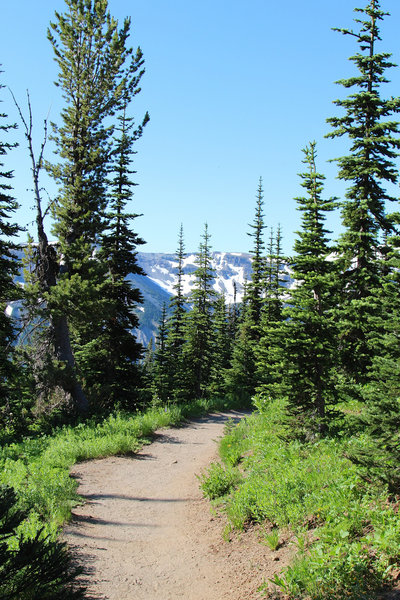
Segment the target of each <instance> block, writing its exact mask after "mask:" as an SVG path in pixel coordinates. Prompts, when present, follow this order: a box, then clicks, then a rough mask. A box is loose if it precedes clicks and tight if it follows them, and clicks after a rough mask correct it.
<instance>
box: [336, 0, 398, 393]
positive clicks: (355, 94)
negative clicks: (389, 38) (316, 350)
mask: <svg viewBox="0 0 400 600" xmlns="http://www.w3.org/2000/svg"><path fill="white" fill-rule="evenodd" d="M357 13H358V18H357V19H356V23H357V29H358V31H353V30H348V29H340V30H339V31H340V32H341V33H343V34H344V35H349V36H351V37H352V38H355V39H356V41H357V42H358V44H359V47H360V51H359V52H358V53H356V54H355V55H354V56H352V57H351V58H350V60H351V61H352V62H353V63H354V64H355V66H356V68H357V70H358V73H357V74H356V75H355V76H353V77H350V78H349V79H345V80H341V81H339V82H338V83H339V84H340V85H342V86H344V87H345V88H346V89H351V88H353V89H352V93H351V95H350V96H348V97H347V98H345V99H344V100H336V102H335V104H336V105H337V106H339V107H341V108H343V109H344V112H345V114H344V115H343V116H341V117H333V118H330V119H328V122H329V123H330V124H331V125H332V127H333V131H332V132H331V133H330V134H329V135H328V137H331V138H336V137H342V136H345V137H346V138H347V139H348V140H349V141H350V153H349V154H348V155H347V156H343V157H340V158H337V159H336V162H337V164H338V167H339V173H338V177H339V178H340V179H343V180H344V181H346V182H349V183H350V187H349V188H348V190H347V193H346V200H345V202H343V205H342V220H343V225H344V226H345V231H344V233H343V234H342V235H341V237H340V240H339V246H338V253H339V255H340V257H341V260H342V262H343V264H342V271H343V272H342V277H341V284H342V288H341V298H340V302H339V304H338V311H337V312H338V314H337V321H338V324H339V336H340V337H339V339H340V348H341V352H340V354H339V358H340V360H341V364H342V366H343V368H344V370H345V371H346V372H347V373H348V375H349V377H350V378H353V379H354V381H355V382H356V383H358V384H359V383H361V384H363V383H366V382H367V381H368V369H369V368H370V366H371V361H372V358H373V356H374V355H375V350H376V347H375V344H374V343H371V337H370V335H369V334H370V332H371V330H373V329H374V328H375V326H376V323H375V320H376V318H377V317H378V316H379V313H380V304H379V302H378V300H377V290H378V289H379V288H380V286H381V284H382V277H381V275H382V272H381V268H380V261H379V260H378V259H377V257H378V255H379V253H380V249H381V245H382V241H383V240H382V234H383V236H385V235H387V234H388V233H389V232H390V231H391V230H392V223H391V222H390V219H388V218H387V215H386V206H385V204H386V202H387V201H393V200H395V198H394V197H392V196H390V194H389V193H388V191H387V189H386V187H385V186H388V185H391V184H395V183H396V182H397V179H398V169H397V167H396V165H395V163H394V160H395V159H396V157H397V156H398V150H399V148H400V140H399V125H398V122H396V121H394V120H393V119H392V118H391V117H392V115H395V114H396V113H399V112H400V98H399V97H396V98H390V99H387V100H386V99H384V98H382V97H381V88H382V87H383V84H385V83H387V79H386V77H385V72H386V70H387V69H389V68H392V67H394V64H393V63H392V62H391V61H390V60H389V59H390V56H391V55H390V54H388V53H386V52H377V45H378V43H379V41H380V35H379V23H380V21H382V20H383V18H384V16H385V13H384V12H383V11H382V10H380V3H379V1H378V0H371V1H370V2H369V3H368V4H367V6H366V7H365V8H364V9H357Z"/></svg>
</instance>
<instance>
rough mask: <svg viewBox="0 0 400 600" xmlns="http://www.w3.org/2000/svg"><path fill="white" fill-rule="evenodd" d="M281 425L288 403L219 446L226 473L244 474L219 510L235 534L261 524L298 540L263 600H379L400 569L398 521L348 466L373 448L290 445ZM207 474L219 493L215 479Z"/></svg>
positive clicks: (267, 410) (348, 442)
mask: <svg viewBox="0 0 400 600" xmlns="http://www.w3.org/2000/svg"><path fill="white" fill-rule="evenodd" d="M259 408H260V407H259ZM283 423H284V403H283V402H276V403H274V404H270V405H266V406H264V407H262V409H261V411H260V412H259V413H258V414H257V413H255V414H254V415H252V416H251V417H249V418H247V419H246V421H245V422H241V423H240V424H239V425H238V426H237V427H235V428H234V429H232V430H231V431H230V432H229V433H228V435H227V437H226V438H225V439H224V440H223V441H222V443H221V455H222V457H223V459H224V461H225V463H226V468H228V467H229V468H238V467H233V465H240V470H241V472H242V473H244V481H242V483H239V484H237V485H236V486H235V488H234V489H232V491H231V493H230V496H229V497H226V496H225V498H224V501H223V503H222V505H223V506H224V510H225V511H226V514H227V517H228V520H229V524H230V526H231V527H233V528H236V529H238V530H243V529H245V528H246V527H247V525H248V524H249V523H251V522H256V523H264V524H265V525H266V526H268V527H271V526H272V527H273V528H277V529H281V528H282V529H283V528H286V529H287V528H289V529H290V530H291V531H292V533H293V540H294V544H295V546H296V547H297V554H296V558H295V560H294V562H293V563H292V564H291V565H290V567H289V568H288V569H286V570H285V571H284V572H283V573H282V574H281V575H279V576H276V577H275V579H274V581H273V583H272V582H266V583H265V586H264V591H265V595H266V597H276V596H272V594H273V589H274V587H275V588H277V590H278V591H280V592H281V593H282V594H285V597H286V598H287V597H288V598H291V599H293V600H302V599H304V600H305V599H307V600H326V599H328V598H329V600H343V598H350V599H352V600H361V599H363V600H367V599H370V600H372V599H374V600H375V598H376V597H377V596H376V594H377V591H378V590H379V589H381V588H382V586H383V585H384V584H386V583H390V580H391V572H392V569H394V568H395V567H396V566H398V564H399V561H400V519H399V517H398V515H397V513H396V510H395V507H393V505H391V504H390V503H388V501H387V493H386V490H385V489H383V488H382V487H381V488H378V487H373V486H372V485H369V484H367V483H366V482H365V481H363V480H362V479H361V478H360V477H359V475H358V474H357V471H356V468H355V466H354V465H353V464H352V463H350V462H349V461H348V460H347V459H346V458H345V454H346V453H347V452H348V451H349V450H350V449H351V447H352V446H354V445H355V444H361V445H363V444H367V443H368V440H366V439H364V438H363V437H362V436H359V437H358V438H357V439H353V438H350V437H349V438H347V439H346V437H341V438H339V439H325V440H319V441H316V442H314V443H313V444H302V443H300V442H297V441H285V439H286V438H285V426H284V424H283ZM286 437H287V436H286ZM220 469H222V470H223V468H222V467H220ZM209 474H210V484H212V487H213V489H218V472H217V471H216V470H213V467H211V468H210V471H209ZM222 476H223V473H222V471H221V477H222ZM202 485H203V488H204V487H207V485H208V481H207V479H205V480H204V481H203V482H202ZM220 505H221V503H220Z"/></svg>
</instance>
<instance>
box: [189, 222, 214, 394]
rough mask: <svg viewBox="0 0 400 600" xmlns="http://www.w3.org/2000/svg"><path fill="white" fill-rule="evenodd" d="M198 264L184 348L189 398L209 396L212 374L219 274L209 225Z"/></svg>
mask: <svg viewBox="0 0 400 600" xmlns="http://www.w3.org/2000/svg"><path fill="white" fill-rule="evenodd" d="M196 264H197V269H196V270H195V272H194V278H195V281H194V285H193V289H192V291H191V294H190V298H189V302H190V303H191V304H192V310H191V311H190V312H189V313H188V314H187V316H186V327H185V331H186V333H185V337H186V344H185V346H184V350H183V351H184V354H183V361H184V371H185V378H186V394H187V397H188V398H201V397H203V396H205V395H206V393H207V389H208V385H209V382H210V374H211V363H212V344H213V320H212V315H213V310H214V300H215V292H214V289H213V286H212V284H213V281H214V278H215V274H214V270H213V268H212V264H211V247H210V234H209V233H208V226H207V224H205V227H204V233H203V235H202V242H201V243H200V248H199V253H198V255H197V257H196Z"/></svg>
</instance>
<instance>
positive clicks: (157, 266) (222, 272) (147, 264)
mask: <svg viewBox="0 0 400 600" xmlns="http://www.w3.org/2000/svg"><path fill="white" fill-rule="evenodd" d="M211 256H212V259H211V265H212V268H213V269H214V272H215V280H214V285H213V287H214V289H215V291H216V292H218V293H221V294H222V293H223V294H225V297H226V301H227V302H228V303H231V302H233V301H234V282H235V283H236V291H237V302H240V301H241V299H242V296H243V286H244V282H245V281H246V280H249V279H250V275H251V256H250V254H242V253H240V252H213V253H212V255H211ZM137 259H138V263H139V264H140V266H141V267H142V269H143V270H144V272H145V273H146V274H147V277H148V278H149V279H151V281H153V282H154V283H155V284H157V285H159V286H160V287H161V288H162V289H164V290H165V291H166V292H168V295H169V296H172V295H173V294H174V285H175V283H176V279H177V276H176V271H177V268H178V262H177V259H176V256H175V254H160V253H153V252H139V253H138V255H137ZM196 268H197V265H196V254H188V255H186V256H185V258H184V261H183V272H184V277H183V293H184V294H185V295H188V294H189V293H190V291H191V289H192V287H193V284H194V275H193V273H194V271H195V270H196Z"/></svg>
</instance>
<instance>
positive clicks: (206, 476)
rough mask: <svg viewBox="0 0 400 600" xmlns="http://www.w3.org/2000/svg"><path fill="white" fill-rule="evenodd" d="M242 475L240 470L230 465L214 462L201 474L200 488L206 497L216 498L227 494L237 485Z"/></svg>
mask: <svg viewBox="0 0 400 600" xmlns="http://www.w3.org/2000/svg"><path fill="white" fill-rule="evenodd" d="M241 479H242V477H241V474H240V472H239V471H238V470H237V469H235V468H234V467H231V466H229V465H227V466H225V467H224V466H222V465H221V463H212V464H211V465H210V467H209V468H208V469H206V471H205V472H203V473H202V474H201V475H200V476H199V480H200V488H201V489H202V491H203V494H204V496H205V497H206V498H210V500H214V499H216V498H220V497H221V496H225V495H226V494H228V493H229V492H230V491H231V490H232V489H233V488H234V487H236V486H237V485H238V484H239V483H240V481H241Z"/></svg>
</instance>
